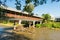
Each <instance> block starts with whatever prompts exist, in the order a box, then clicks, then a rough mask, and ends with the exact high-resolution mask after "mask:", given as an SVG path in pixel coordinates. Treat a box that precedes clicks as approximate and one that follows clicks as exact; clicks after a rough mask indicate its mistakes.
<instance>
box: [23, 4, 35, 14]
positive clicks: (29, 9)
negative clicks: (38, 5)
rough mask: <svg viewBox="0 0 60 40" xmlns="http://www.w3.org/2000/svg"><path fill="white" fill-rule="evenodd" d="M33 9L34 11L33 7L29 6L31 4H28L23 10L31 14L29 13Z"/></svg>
mask: <svg viewBox="0 0 60 40" xmlns="http://www.w3.org/2000/svg"><path fill="white" fill-rule="evenodd" d="M33 9H34V5H33V4H31V3H29V4H27V5H26V6H25V7H24V9H23V10H24V11H27V12H29V13H31V12H32V11H33Z"/></svg>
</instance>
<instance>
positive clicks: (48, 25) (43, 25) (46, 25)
mask: <svg viewBox="0 0 60 40" xmlns="http://www.w3.org/2000/svg"><path fill="white" fill-rule="evenodd" d="M42 27H48V28H52V23H44V24H42Z"/></svg>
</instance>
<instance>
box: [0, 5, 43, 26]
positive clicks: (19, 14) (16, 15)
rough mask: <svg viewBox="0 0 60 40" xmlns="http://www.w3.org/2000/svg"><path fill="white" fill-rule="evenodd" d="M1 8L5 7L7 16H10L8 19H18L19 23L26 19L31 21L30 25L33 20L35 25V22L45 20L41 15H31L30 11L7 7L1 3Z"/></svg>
mask: <svg viewBox="0 0 60 40" xmlns="http://www.w3.org/2000/svg"><path fill="white" fill-rule="evenodd" d="M0 8H1V9H3V12H4V13H5V16H6V17H8V20H14V21H17V22H18V23H19V24H21V22H22V21H23V20H25V21H29V26H30V25H31V24H30V22H31V21H32V22H33V23H32V24H33V26H35V22H38V21H39V22H40V24H41V23H42V20H43V19H42V18H41V17H37V16H31V15H29V13H28V12H24V11H21V10H17V9H14V8H10V7H5V6H3V5H1V7H0Z"/></svg>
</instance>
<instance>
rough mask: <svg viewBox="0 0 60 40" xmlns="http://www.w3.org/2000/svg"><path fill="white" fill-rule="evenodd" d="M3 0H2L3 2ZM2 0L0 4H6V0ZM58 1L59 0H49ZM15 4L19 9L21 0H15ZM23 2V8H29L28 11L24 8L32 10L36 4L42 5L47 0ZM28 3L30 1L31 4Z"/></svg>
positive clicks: (27, 0)
mask: <svg viewBox="0 0 60 40" xmlns="http://www.w3.org/2000/svg"><path fill="white" fill-rule="evenodd" d="M3 1H4V2H3ZM3 1H1V0H0V4H4V5H6V1H7V0H3ZM55 1H56V2H59V1H60V0H51V2H55ZM15 2H16V3H15V5H16V9H18V10H21V6H22V4H21V0H15ZM24 2H25V4H26V5H25V6H24V10H25V9H26V7H27V8H29V11H28V10H25V11H28V12H32V11H33V9H34V8H35V7H36V6H38V5H43V4H46V3H47V0H25V1H24ZM30 3H32V4H30ZM28 5H29V6H28ZM32 5H34V8H32V10H30V8H31V6H32Z"/></svg>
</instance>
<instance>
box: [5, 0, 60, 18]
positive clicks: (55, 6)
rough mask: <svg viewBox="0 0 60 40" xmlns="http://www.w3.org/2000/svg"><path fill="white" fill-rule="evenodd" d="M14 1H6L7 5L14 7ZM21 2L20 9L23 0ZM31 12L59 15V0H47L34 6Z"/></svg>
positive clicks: (39, 14)
mask: <svg viewBox="0 0 60 40" xmlns="http://www.w3.org/2000/svg"><path fill="white" fill-rule="evenodd" d="M14 3H15V1H14V0H12V1H9V0H8V1H7V3H6V4H7V5H8V7H12V8H15V4H14ZM21 4H22V9H23V5H25V3H24V0H21ZM33 13H34V14H35V15H36V14H38V15H37V16H41V15H42V14H46V13H49V14H50V15H52V16H54V17H60V2H53V3H51V1H50V0H48V1H47V4H43V5H39V6H37V7H35V8H34V10H33Z"/></svg>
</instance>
